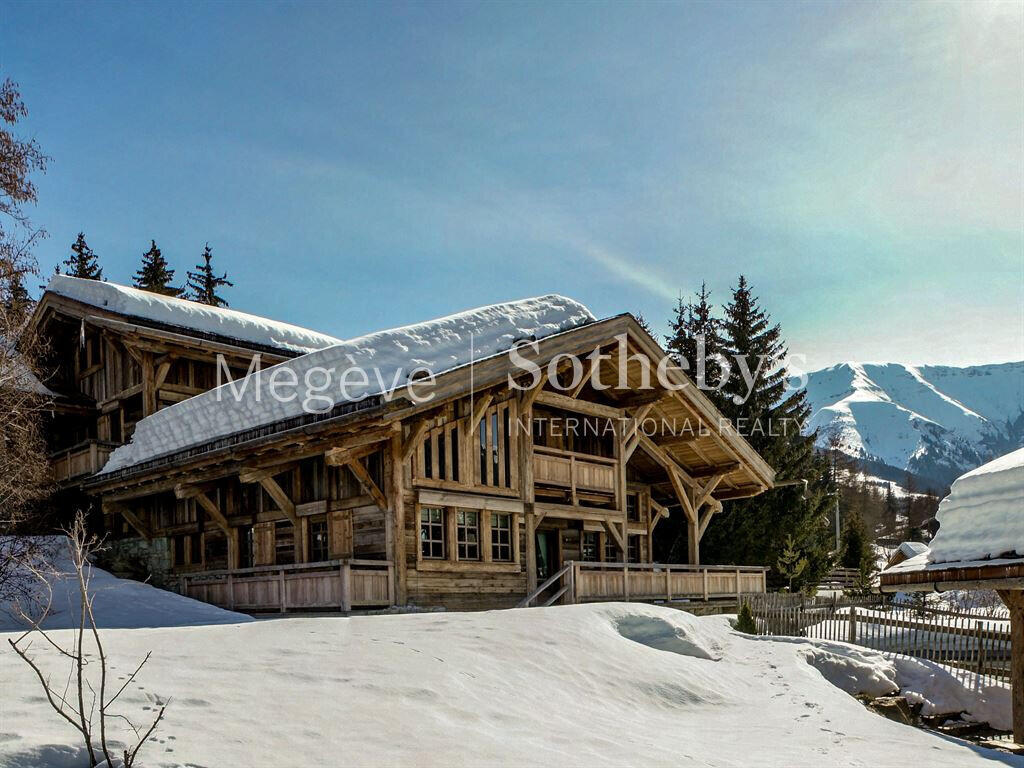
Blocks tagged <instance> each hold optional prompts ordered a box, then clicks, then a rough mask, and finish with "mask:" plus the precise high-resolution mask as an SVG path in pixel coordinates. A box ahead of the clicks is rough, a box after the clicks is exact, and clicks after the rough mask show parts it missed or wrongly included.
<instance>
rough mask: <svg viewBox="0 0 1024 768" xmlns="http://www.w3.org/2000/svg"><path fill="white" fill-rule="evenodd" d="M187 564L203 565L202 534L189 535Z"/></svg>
mask: <svg viewBox="0 0 1024 768" xmlns="http://www.w3.org/2000/svg"><path fill="white" fill-rule="evenodd" d="M188 538H189V564H190V565H202V563H203V534H201V533H193V534H191V535H189V537H188Z"/></svg>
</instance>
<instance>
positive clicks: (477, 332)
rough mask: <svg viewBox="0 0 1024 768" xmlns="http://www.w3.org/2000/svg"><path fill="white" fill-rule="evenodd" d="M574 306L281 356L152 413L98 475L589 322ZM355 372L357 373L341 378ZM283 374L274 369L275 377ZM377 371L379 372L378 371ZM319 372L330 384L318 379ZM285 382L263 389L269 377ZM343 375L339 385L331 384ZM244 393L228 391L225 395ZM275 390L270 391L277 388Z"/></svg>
mask: <svg viewBox="0 0 1024 768" xmlns="http://www.w3.org/2000/svg"><path fill="white" fill-rule="evenodd" d="M594 319H595V318H594V316H593V315H592V314H591V313H590V311H589V310H588V309H587V308H586V307H585V306H583V305H582V304H580V303H578V302H576V301H573V300H572V299H568V298H565V297H564V296H558V295H555V294H551V295H548V296H541V297H538V298H533V299H523V300H520V301H510V302H506V303H503V304H494V305H491V306H486V307H481V308H479V309H473V310H469V311H466V312H460V313H458V314H455V315H449V316H448V317H442V318H439V319H437V320H430V321H428V322H424V323H417V324H415V325H409V326H405V327H403V328H395V329H392V330H387V331H379V332H377V333H372V334H369V335H367V336H362V337H359V338H356V339H351V340H349V341H345V342H340V343H338V344H337V345H335V346H331V347H328V348H326V349H322V350H318V351H316V352H311V353H309V354H306V355H303V356H301V357H297V358H294V359H292V360H286V361H285V362H283V363H279V364H278V365H276V366H273V367H271V368H266V369H264V370H263V371H261V372H257V373H253V374H251V375H250V376H248V377H246V378H245V379H243V380H241V381H238V382H233V383H231V384H225V385H223V386H221V387H219V388H217V389H214V390H211V391H209V392H205V393H203V394H201V395H196V396H195V397H192V398H189V399H188V400H184V401H182V402H180V403H177V404H175V405H173V406H171V407H169V408H165V409H163V410H160V411H157V412H156V413H154V414H152V415H151V416H148V417H146V418H145V419H143V420H142V421H140V422H139V423H138V424H137V425H136V427H135V433H134V435H133V437H132V441H131V443H129V444H128V445H125V446H121V447H120V448H118V449H117V450H115V451H114V452H113V454H111V456H110V460H109V461H108V462H107V464H106V466H105V467H104V468H103V470H102V472H101V473H100V474H109V473H111V472H114V471H117V470H121V469H124V468H127V467H131V466H134V465H136V464H140V463H142V462H145V461H149V460H151V459H155V458H157V457H160V456H165V455H168V454H174V453H177V452H180V451H184V450H187V449H189V448H191V447H193V446H196V445H199V444H202V443H206V442H210V441H212V440H216V439H218V438H222V437H225V436H227V435H231V434H234V433H237V432H239V431H242V430H247V429H252V428H255V427H259V426H263V425H270V424H274V423H277V422H280V421H284V420H286V419H290V418H294V417H297V416H301V415H303V414H307V413H309V412H310V410H311V408H309V407H306V406H304V402H306V401H307V400H308V403H307V405H311V406H312V409H313V410H315V411H317V412H321V410H322V412H325V413H326V412H329V411H331V409H333V408H334V407H335V406H337V405H339V404H344V403H355V402H359V401H361V400H363V399H365V398H370V397H373V396H379V395H383V394H384V393H386V392H389V391H391V390H394V389H399V388H403V387H405V385H406V383H407V382H408V381H409V379H410V376H411V375H412V374H413V373H415V372H416V371H417V369H422V368H425V369H428V370H429V371H430V372H432V373H433V374H434V375H435V376H437V375H440V374H443V373H445V372H447V371H451V370H453V369H455V368H458V367H461V366H464V365H467V364H469V363H471V362H474V361H479V360H482V359H484V358H486V357H491V356H493V355H497V354H501V353H503V352H505V351H507V350H509V349H511V348H512V346H513V345H514V344H515V343H517V342H518V341H521V340H524V339H542V338H545V337H548V336H552V335H554V334H557V333H561V332H564V331H568V330H572V329H574V328H579V327H581V326H583V325H587V324H589V323H592V322H594ZM359 369H361V370H363V371H365V372H366V374H367V377H368V378H367V379H366V380H365V381H363V380H362V379H361V378H360V377H359V376H358V375H356V376H351V375H349V376H348V377H346V376H345V374H346V371H350V370H352V371H355V370H359ZM282 373H283V375H282ZM378 373H379V378H378ZM327 376H329V377H330V385H329V386H324V384H325V382H326V379H327ZM275 381H277V382H279V384H278V386H279V387H280V382H286V384H290V383H291V382H292V381H294V382H295V385H294V386H288V387H287V389H286V390H285V391H286V392H287V393H288V394H293V395H294V397H292V398H290V399H288V400H282V399H281V398H276V397H274V396H273V395H272V391H273V389H274V387H275V384H274V382H275ZM343 381H344V382H345V384H346V387H345V388H344V391H343V389H342V386H341V383H342V382H343ZM232 386H234V391H235V392H244V394H242V395H241V397H239V398H236V397H235V396H234V395H233V394H232V390H231V387H232ZM279 391H280V390H279Z"/></svg>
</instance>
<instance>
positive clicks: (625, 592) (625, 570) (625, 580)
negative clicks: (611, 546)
mask: <svg viewBox="0 0 1024 768" xmlns="http://www.w3.org/2000/svg"><path fill="white" fill-rule="evenodd" d="M622 599H623V600H627V601H628V600H629V564H628V563H626V562H625V560H623V563H622Z"/></svg>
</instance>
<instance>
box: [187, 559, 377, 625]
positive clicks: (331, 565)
mask: <svg viewBox="0 0 1024 768" xmlns="http://www.w3.org/2000/svg"><path fill="white" fill-rule="evenodd" d="M179 591H180V592H181V594H183V595H186V596H188V597H191V598H194V599H196V600H202V601H203V602H204V603H212V604H213V605H217V606H220V607H221V608H227V609H228V610H235V611H279V612H281V613H285V612H288V611H296V610H335V611H350V610H352V608H367V607H387V606H390V605H394V602H395V582H394V568H393V567H392V564H391V563H390V562H389V561H387V560H330V561H326V562H321V563H304V564H301V565H270V566H262V567H258V568H237V569H234V570H225V571H200V572H198V573H194V574H188V575H183V576H180V577H179Z"/></svg>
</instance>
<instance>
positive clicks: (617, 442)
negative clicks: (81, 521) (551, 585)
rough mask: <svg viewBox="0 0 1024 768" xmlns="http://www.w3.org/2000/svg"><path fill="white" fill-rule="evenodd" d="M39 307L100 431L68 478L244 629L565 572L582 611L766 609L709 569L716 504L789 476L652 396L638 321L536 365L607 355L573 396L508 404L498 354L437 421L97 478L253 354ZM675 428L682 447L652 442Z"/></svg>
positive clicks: (544, 393)
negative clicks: (146, 432) (624, 602)
mask: <svg viewBox="0 0 1024 768" xmlns="http://www.w3.org/2000/svg"><path fill="white" fill-rule="evenodd" d="M48 298H49V299H50V302H49V304H47V300H48ZM42 307H43V312H44V314H43V316H42V318H43V319H44V320H45V322H48V323H52V324H54V325H53V328H54V329H56V330H58V331H59V330H61V329H63V333H64V334H65V335H66V334H68V333H70V332H72V331H73V334H74V336H73V338H74V339H75V343H74V346H75V347H76V349H75V350H73V351H70V352H69V353H68V354H69V357H68V360H69V361H70V360H73V361H74V364H73V366H70V367H69V368H68V370H67V371H64V372H63V373H62V375H63V376H66V377H68V378H69V379H73V380H74V381H75V382H77V383H78V389H77V390H76V392H77V393H78V396H79V402H78V403H77V404H76V407H77V408H79V410H77V411H74V413H75V414H76V415H77V416H78V417H81V419H80V423H82V424H86V425H87V427H88V428H87V430H86V432H87V434H83V435H81V436H78V435H76V437H81V438H82V439H84V440H85V441H86V443H85V445H83V446H80V444H81V443H82V439H79V440H77V441H76V442H71V439H70V438H69V437H68V435H67V430H65V429H63V428H58V429H56V430H55V431H56V432H58V433H60V435H61V436H62V437H63V439H64V441H65V442H69V445H67V446H64V445H58V446H55V453H54V462H55V472H56V473H58V474H60V473H63V475H62V476H63V478H64V479H65V480H73V479H76V478H84V483H83V486H84V489H85V490H86V491H87V492H88V493H90V494H92V495H94V496H95V497H97V498H98V499H99V500H100V501H101V503H102V509H103V511H104V513H105V515H106V516H107V519H108V521H110V522H111V524H112V525H113V527H114V529H115V530H117V529H119V528H120V527H121V526H126V527H128V528H130V529H131V531H132V532H133V533H135V534H137V535H140V536H142V537H145V538H146V539H147V540H149V541H151V542H152V544H153V546H161V547H165V548H166V549H167V551H168V553H169V558H170V560H171V563H172V569H173V573H174V574H175V575H176V577H177V578H178V579H179V588H180V589H181V590H182V591H183V592H185V593H187V594H189V595H192V596H196V597H199V598H200V599H205V600H209V601H210V602H215V603H218V604H220V605H224V606H225V607H234V608H239V609H259V608H263V609H269V610H292V609H328V608H333V609H341V610H347V609H351V608H353V607H371V606H381V607H384V606H391V605H415V606H424V607H430V606H443V607H446V608H458V609H476V608H493V607H511V606H515V605H517V604H520V603H521V602H522V601H523V600H524V598H526V597H528V596H530V595H533V594H534V593H536V592H537V587H538V585H543V584H544V582H545V581H547V580H549V579H551V577H552V576H553V575H555V574H557V573H559V572H560V571H564V570H565V568H566V566H567V565H568V564H570V563H578V564H579V566H578V568H574V569H570V570H572V574H573V578H574V579H575V582H574V591H573V592H572V594H571V597H572V599H581V600H587V599H622V598H623V597H627V598H629V597H630V596H632V597H633V598H636V599H644V597H642V596H655V595H656V594H657V595H661V596H662V597H665V595H664V594H662V588H663V587H664V589H665V590H667V594H668V596H669V597H670V598H673V597H687V598H695V599H707V598H713V597H716V596H721V595H735V594H736V593H737V592H738V591H762V590H763V589H764V578H763V571H762V570H760V569H737V568H734V567H730V568H727V569H724V570H722V572H721V573H719V572H718V571H716V570H714V569H704V570H703V571H701V570H699V569H697V570H694V569H696V568H697V566H699V563H700V538H701V536H702V535H703V532H704V531H705V530H706V528H707V526H708V525H709V524H710V522H711V519H712V517H713V516H714V514H715V513H716V512H717V511H719V510H720V509H721V505H722V501H723V500H725V499H730V498H739V497H746V496H751V495H755V494H757V493H760V492H762V491H764V490H766V489H767V488H770V487H771V486H772V482H773V478H774V473H773V471H772V470H771V468H770V467H768V466H767V465H766V464H765V463H764V462H763V460H761V459H760V457H759V456H757V454H756V453H755V452H754V451H753V450H752V449H751V448H750V446H749V444H747V443H746V442H745V441H744V440H743V439H742V438H741V437H739V436H738V435H736V434H735V433H733V432H732V431H730V430H729V429H727V428H725V429H723V428H721V416H720V414H719V413H718V412H717V411H716V410H715V409H714V407H713V406H712V405H711V403H710V402H709V401H708V400H707V398H705V397H704V396H703V394H702V393H701V392H700V391H699V390H697V389H696V388H695V387H694V386H693V385H692V384H689V383H688V380H687V379H686V378H685V376H684V375H683V374H682V373H681V372H679V371H678V370H673V371H671V372H670V374H671V377H673V378H672V382H673V383H674V384H675V385H676V386H672V387H660V385H658V383H657V382H655V385H654V386H653V387H647V386H645V384H646V381H647V380H649V379H650V376H648V375H645V373H644V370H643V367H644V366H643V363H642V362H640V358H641V357H647V358H648V359H649V360H650V361H651V362H652V364H653V365H656V364H657V362H658V361H659V360H660V359H661V358H662V357H663V356H664V352H663V351H662V350H661V349H660V348H659V347H658V345H657V344H656V343H655V342H654V341H653V339H651V337H650V336H649V335H648V334H647V333H646V332H644V331H643V330H642V329H641V328H640V327H639V325H638V324H637V323H636V321H635V320H634V319H633V318H632V317H631V316H629V315H622V316H618V317H614V318H610V319H608V320H603V321H599V322H594V323H591V324H588V325H584V326H582V327H579V328H576V329H574V330H572V331H569V332H565V333H561V334H558V335H557V336H554V337H551V338H548V339H543V340H541V341H540V342H539V344H538V345H537V348H536V350H535V351H526V352H524V353H523V357H527V358H532V359H533V360H534V361H535V362H536V363H537V364H538V365H541V366H546V365H547V364H548V363H549V362H550V361H552V360H553V359H555V370H556V371H559V372H561V373H559V376H562V375H563V374H564V377H565V378H571V374H572V370H571V367H570V366H564V365H563V366H560V365H558V362H559V360H560V359H561V358H564V357H565V356H566V355H576V354H579V355H584V356H585V355H587V354H589V353H590V352H591V351H592V350H595V349H601V350H604V351H606V352H607V357H606V358H605V359H604V360H598V361H596V362H595V363H592V364H591V365H590V367H589V368H588V369H587V371H586V375H585V376H583V377H582V378H581V379H580V381H579V382H578V383H577V384H574V385H573V386H571V387H565V386H560V382H561V379H558V380H556V381H551V380H549V379H547V378H545V379H543V380H541V382H540V383H539V385H536V386H532V387H527V386H526V385H519V383H518V382H517V386H516V387H510V386H509V381H508V376H509V373H510V372H513V371H514V369H513V368H512V366H511V365H510V362H509V360H508V359H507V356H505V355H498V356H495V357H491V358H488V359H485V360H482V361H480V362H479V363H477V364H476V365H475V366H473V369H472V371H469V370H467V369H465V368H461V369H455V370H453V371H449V372H447V373H444V374H442V375H439V376H438V377H437V378H436V382H435V386H434V388H433V390H432V394H433V398H432V399H431V400H430V402H427V403H421V404H417V403H415V402H413V401H412V400H411V399H409V398H407V397H405V396H403V395H402V394H399V395H398V396H396V397H395V398H393V399H390V400H388V401H384V400H379V401H374V400H372V399H371V400H369V401H366V402H364V403H361V404H360V405H359V407H358V408H356V407H354V406H353V407H350V408H346V407H339V408H336V409H335V412H334V413H333V414H332V416H331V418H319V419H316V420H309V421H308V422H307V423H302V424H298V425H296V424H281V425H276V426H271V427H270V428H261V429H260V430H258V434H255V433H247V434H244V435H243V434H239V435H237V436H235V437H233V438H231V439H220V440H218V441H217V442H216V444H213V443H211V444H210V445H197V446H195V447H193V448H190V449H189V450H187V451H182V452H180V453H179V454H176V455H172V456H167V457H161V458H160V459H159V460H153V461H147V462H143V463H142V464H139V465H136V466H133V467H129V468H125V469H122V470H118V471H115V472H111V473H109V474H104V475H100V476H98V477H88V474H89V473H90V472H92V471H95V470H96V469H98V468H99V466H97V465H100V466H101V465H102V459H103V458H104V456H103V451H109V449H110V448H111V447H112V446H114V445H116V444H118V443H120V442H124V441H126V440H127V438H128V437H129V436H130V434H131V431H132V428H133V427H134V423H135V422H137V421H138V419H140V418H143V417H145V416H146V415H148V414H150V413H152V412H154V411H155V410H156V409H159V408H161V407H163V406H164V405H167V404H169V403H171V402H175V401H176V398H181V397H188V396H190V395H191V394H195V393H198V392H199V391H202V390H203V388H204V387H205V388H208V387H209V386H211V385H212V384H213V380H211V378H210V373H211V370H212V369H211V365H212V359H213V358H214V356H215V354H216V353H217V352H220V353H222V354H225V355H229V357H230V360H231V366H232V368H236V369H238V371H239V372H244V370H245V369H246V368H247V367H248V361H249V358H250V357H251V355H252V353H253V351H254V350H252V349H251V348H250V349H246V348H244V347H242V346H239V345H234V346H232V345H230V344H227V343H225V342H223V341H211V340H209V339H191V340H190V339H189V338H188V337H187V336H186V334H184V333H169V332H168V331H167V330H166V329H153V328H145V327H142V326H140V325H138V324H133V323H130V322H127V321H125V320H124V319H123V318H117V317H104V316H102V313H99V314H97V313H95V311H94V310H93V309H90V310H89V312H90V314H89V315H88V317H87V318H86V319H85V320H84V321H83V316H82V308H80V307H74V306H70V305H69V303H68V302H65V301H63V300H61V299H60V298H59V297H48V296H44V299H43V302H42ZM76 311H77V313H78V314H75V312H76ZM47 312H48V314H47ZM82 328H84V329H85V330H84V334H85V343H84V344H82V343H80V342H81V340H80V338H79V336H80V331H81V329H82ZM94 338H95V341H92V339H94ZM94 349H99V350H100V351H99V352H94V351H92V350H94ZM260 351H261V352H262V353H263V354H264V362H275V361H276V360H275V355H273V354H267V352H266V350H260ZM276 357H277V359H283V358H284V357H285V356H284V355H282V354H280V353H279V354H277V355H276ZM556 358H557V359H556ZM620 370H622V371H625V372H626V376H625V381H620V382H619V384H620V386H617V387H614V388H609V389H604V388H600V389H599V388H596V387H594V386H592V383H593V381H595V380H596V379H595V380H592V379H591V378H590V376H591V375H595V376H597V377H604V378H607V379H608V380H609V381H612V380H614V379H615V377H616V375H617V374H616V372H617V371H620ZM213 372H214V373H215V370H214V371H213ZM86 390H88V392H89V394H88V396H86ZM58 391H61V390H58ZM69 413H70V411H69ZM59 418H63V415H62V416H60V417H59ZM69 418H70V417H69ZM63 423H64V422H61V421H59V420H58V421H55V424H63ZM68 423H70V422H68ZM76 423H78V422H76ZM667 423H672V424H673V427H674V428H675V427H679V426H682V427H683V429H682V431H681V432H679V433H676V432H675V431H673V432H672V434H668V435H666V434H664V430H661V431H657V430H656V431H653V432H652V431H651V430H650V429H649V428H648V426H649V425H650V424H654V425H664V424H667ZM113 425H116V427H115V426H113ZM569 425H572V428H571V429H570V428H569ZM236 438H237V439H236ZM89 441H92V442H89ZM93 446H95V447H93ZM84 448H88V450H89V451H90V453H89V458H88V459H87V460H85V462H84V463H76V462H77V461H78V460H77V459H76V458H73V454H74V453H75V452H76V451H78V450H82V449H84ZM57 467H61V469H57ZM670 508H671V511H670ZM669 514H678V515H683V517H684V518H685V520H686V527H687V530H688V532H689V540H690V549H689V554H690V557H689V563H688V564H684V565H685V566H688V567H683V566H680V567H679V568H677V569H675V570H672V569H668V570H666V569H665V567H664V566H658V569H657V570H655V569H654V566H652V565H651V563H652V560H653V551H654V542H655V537H656V535H657V530H658V525H659V523H660V522H661V521H662V520H663V519H664V518H665V517H667V516H668V515H669ZM631 564H633V565H635V566H636V567H635V568H632V569H631V568H630V565H631ZM616 573H617V574H618V575H614V574H616ZM608 574H613V575H611V576H609V575H608ZM623 574H625V575H623ZM563 596H565V597H564V598H563V599H569V596H568V593H563Z"/></svg>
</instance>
